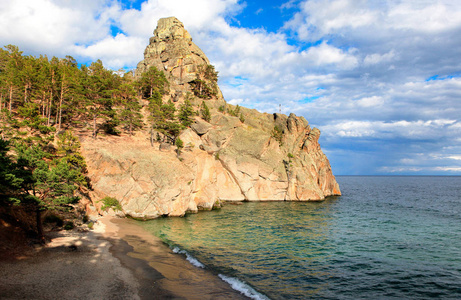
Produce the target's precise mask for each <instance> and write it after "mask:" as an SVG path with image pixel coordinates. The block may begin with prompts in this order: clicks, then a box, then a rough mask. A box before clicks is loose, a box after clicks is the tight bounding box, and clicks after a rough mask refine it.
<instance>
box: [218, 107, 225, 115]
mask: <svg viewBox="0 0 461 300" xmlns="http://www.w3.org/2000/svg"><path fill="white" fill-rule="evenodd" d="M218 111H219V112H222V113H223V112H225V111H226V107H225V106H224V105H221V106H220V107H219V108H218Z"/></svg>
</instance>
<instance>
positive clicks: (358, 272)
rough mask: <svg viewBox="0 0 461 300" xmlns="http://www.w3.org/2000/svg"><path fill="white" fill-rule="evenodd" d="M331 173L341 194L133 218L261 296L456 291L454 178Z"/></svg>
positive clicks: (455, 295) (459, 233)
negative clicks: (144, 219)
mask: <svg viewBox="0 0 461 300" xmlns="http://www.w3.org/2000/svg"><path fill="white" fill-rule="evenodd" d="M337 179H338V181H339V184H340V186H341V189H342V192H343V196H342V197H335V198H332V199H330V200H327V201H324V202H316V203H298V202H293V203H287V202H275V203H272V202H261V203H244V205H240V206H234V205H228V206H225V207H224V208H223V209H221V210H219V211H212V212H206V213H199V214H194V215H189V216H187V217H185V218H163V219H159V220H153V221H150V222H145V223H142V225H143V226H145V227H146V228H147V229H148V230H150V231H151V232H152V233H154V234H155V235H157V236H160V237H161V238H162V239H164V240H168V241H169V242H170V243H171V244H174V245H178V246H179V247H180V248H181V249H183V251H185V252H186V253H187V254H186V256H187V255H190V256H191V257H193V258H194V259H195V260H197V261H198V262H199V263H200V264H202V265H203V266H204V267H205V268H208V269H211V270H212V271H214V272H216V274H221V276H223V277H226V278H231V279H232V280H231V279H230V280H229V281H233V282H234V283H235V284H236V286H243V287H244V289H248V290H250V289H253V290H254V291H255V293H258V295H260V296H261V297H266V296H264V295H267V296H268V297H269V298H271V299H306V298H309V299H371V298H378V299H383V298H386V299H392V298H407V299H408V298H418V299H431V298H437V297H438V298H443V299H461V287H460V285H461V284H460V282H461V255H460V252H459V249H461V222H460V221H461V178H460V177H338V178H337ZM223 277H222V278H223ZM230 284H233V283H230ZM255 297H259V296H255ZM255 299H256V298H255ZM261 299H264V298H261Z"/></svg>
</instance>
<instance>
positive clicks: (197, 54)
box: [135, 17, 223, 99]
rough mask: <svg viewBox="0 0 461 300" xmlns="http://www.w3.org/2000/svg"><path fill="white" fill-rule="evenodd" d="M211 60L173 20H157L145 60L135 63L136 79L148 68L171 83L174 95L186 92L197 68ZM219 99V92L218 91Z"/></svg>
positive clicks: (180, 25) (194, 77)
mask: <svg viewBox="0 0 461 300" xmlns="http://www.w3.org/2000/svg"><path fill="white" fill-rule="evenodd" d="M209 64H210V61H209V60H208V58H207V57H206V55H205V54H204V53H203V51H202V50H200V48H199V47H198V46H197V45H195V44H194V43H193V42H192V37H191V36H190V34H189V33H188V32H187V30H186V29H185V28H184V25H183V23H181V22H180V21H179V20H178V19H176V18H175V17H170V18H162V19H160V20H159V21H158V25H157V28H156V29H155V30H154V36H153V37H151V38H150V40H149V45H148V46H147V47H146V50H145V51H144V60H142V61H141V62H139V63H138V66H137V69H136V72H135V74H136V76H140V75H141V74H142V73H143V72H145V71H146V70H147V69H148V68H149V67H150V66H155V67H156V68H157V69H158V70H163V71H164V72H165V74H166V76H167V78H168V80H169V81H170V85H171V86H172V91H175V92H176V95H175V96H176V97H177V95H178V94H179V95H180V94H181V92H186V91H188V90H189V83H190V82H191V81H193V80H195V79H197V77H198V72H199V66H202V65H209ZM217 98H218V99H222V98H223V97H222V93H221V91H219V89H218V97H217Z"/></svg>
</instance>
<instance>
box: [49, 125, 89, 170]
mask: <svg viewBox="0 0 461 300" xmlns="http://www.w3.org/2000/svg"><path fill="white" fill-rule="evenodd" d="M56 154H57V155H58V156H59V157H62V158H63V159H65V161H66V162H67V164H69V165H70V166H71V168H73V169H75V170H79V171H80V172H81V173H86V171H87V170H86V162H85V158H84V157H83V156H82V154H81V153H80V141H79V140H78V138H77V137H76V136H74V135H73V134H72V132H71V131H69V130H66V131H64V132H63V133H62V134H60V135H59V136H58V140H57V149H56Z"/></svg>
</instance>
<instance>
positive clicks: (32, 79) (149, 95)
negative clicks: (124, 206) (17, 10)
mask: <svg viewBox="0 0 461 300" xmlns="http://www.w3.org/2000/svg"><path fill="white" fill-rule="evenodd" d="M199 71H200V72H199V76H198V78H197V79H196V80H194V81H193V82H191V87H192V92H193V94H190V95H187V96H186V101H184V103H182V104H181V105H180V106H179V107H178V108H177V107H176V106H175V105H174V103H173V102H172V101H171V98H170V100H168V101H164V98H165V97H164V95H166V94H168V91H169V83H168V80H167V79H166V77H165V74H164V73H163V72H162V71H159V70H157V69H156V68H155V67H151V68H149V69H148V70H147V71H146V72H144V73H143V74H142V76H140V77H139V78H134V76H133V73H132V72H124V71H118V72H114V71H112V70H108V69H106V68H104V66H103V64H102V62H101V61H100V60H98V61H96V62H93V63H91V64H90V65H89V66H86V65H80V66H79V64H78V63H77V61H76V60H75V59H74V58H72V57H71V56H66V57H65V58H57V57H53V58H51V59H49V58H48V57H47V56H43V55H41V56H40V57H33V56H25V55H23V53H22V52H21V51H20V50H19V49H18V47H16V46H13V45H8V46H5V47H4V49H0V153H1V157H0V217H1V218H2V219H3V220H7V221H8V222H9V223H11V224H14V225H16V226H19V227H22V228H23V229H25V230H27V231H31V232H35V233H36V234H37V236H38V237H39V238H40V239H42V240H43V232H42V215H43V212H44V211H67V212H71V213H72V210H74V206H73V205H72V204H75V203H77V202H78V200H79V198H80V197H79V195H84V194H85V192H86V191H87V190H88V189H89V188H91V183H90V182H89V179H88V177H87V176H86V163H85V159H84V157H83V156H82V155H81V154H80V143H79V139H78V137H77V136H76V135H75V133H76V132H78V134H80V135H85V134H86V135H91V136H92V137H93V138H96V136H97V135H98V134H99V133H102V134H108V135H118V134H121V133H123V134H129V135H131V134H133V132H134V131H136V130H139V129H142V128H145V129H146V128H147V129H148V130H149V131H150V133H151V134H150V135H151V143H152V141H153V140H154V139H156V140H162V141H164V142H169V143H173V144H176V146H177V148H178V151H180V149H181V147H182V142H181V140H180V139H178V135H179V134H180V132H181V130H183V129H185V128H187V127H188V126H190V125H191V123H192V117H193V116H194V115H200V116H201V117H202V118H203V119H205V120H207V119H209V118H210V112H209V109H208V107H207V105H206V103H205V102H202V104H201V106H200V107H197V108H196V107H193V106H192V105H191V103H190V101H188V100H187V97H189V98H192V97H198V98H202V99H209V98H211V97H213V96H215V95H216V88H217V78H218V77H217V72H216V71H215V70H214V67H213V66H211V65H208V66H201V67H200V70H199ZM143 106H145V109H144V110H142V108H143ZM195 109H197V111H196V110H195ZM143 111H144V112H146V111H147V115H146V113H145V114H144V115H143V114H142V112H143ZM18 211H20V213H18ZM74 215H75V212H74ZM32 219H33V220H34V222H31V220H32Z"/></svg>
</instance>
